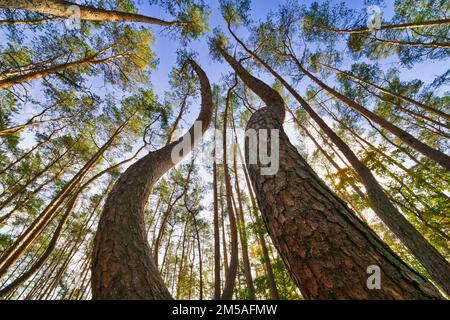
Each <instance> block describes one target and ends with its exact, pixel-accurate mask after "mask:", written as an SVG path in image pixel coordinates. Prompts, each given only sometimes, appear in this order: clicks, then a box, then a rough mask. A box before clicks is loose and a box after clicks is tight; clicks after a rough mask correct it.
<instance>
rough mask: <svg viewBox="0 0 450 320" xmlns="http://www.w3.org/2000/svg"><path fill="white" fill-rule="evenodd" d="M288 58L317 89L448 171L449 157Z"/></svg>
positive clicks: (449, 168) (295, 60)
mask: <svg viewBox="0 0 450 320" xmlns="http://www.w3.org/2000/svg"><path fill="white" fill-rule="evenodd" d="M290 57H291V58H292V59H293V60H294V62H295V64H296V65H297V67H298V68H299V70H300V71H301V72H303V73H304V74H305V75H306V76H308V78H310V79H311V80H312V81H314V82H315V83H316V84H317V85H318V86H319V87H321V88H322V89H324V90H326V91H327V92H328V93H329V94H331V95H332V96H333V97H335V98H337V99H339V100H341V101H342V102H344V103H345V104H347V105H348V106H349V107H350V108H352V109H353V110H355V111H356V112H358V113H359V114H361V115H362V116H364V117H367V118H368V119H370V120H372V121H373V122H375V123H376V124H378V125H380V126H381V127H382V128H384V129H386V130H387V131H389V132H391V133H392V134H393V135H395V136H396V137H398V138H399V139H400V140H401V141H403V142H404V143H405V144H406V145H408V146H410V147H411V148H413V149H415V150H417V151H418V152H420V153H422V154H423V155H425V156H427V157H428V158H430V159H432V160H434V161H435V162H437V163H439V164H440V165H441V166H443V167H444V168H446V169H447V170H450V157H449V156H447V155H446V154H444V153H442V152H440V151H439V150H436V149H433V148H431V147H429V146H428V145H426V144H425V143H423V142H421V141H419V140H418V139H416V138H415V137H413V136H412V135H410V134H409V133H408V132H406V131H405V130H403V129H400V128H399V127H397V126H395V125H393V124H392V123H390V122H389V121H387V120H385V119H384V118H382V117H380V116H379V115H377V114H375V113H373V112H372V111H370V110H368V109H366V108H364V107H363V106H361V105H360V104H358V103H356V102H355V101H353V100H351V99H349V98H347V97H346V96H344V95H343V94H341V93H339V92H337V91H336V90H334V89H333V88H331V87H329V86H327V85H326V84H325V83H323V82H322V81H321V80H320V79H318V78H317V77H315V76H314V75H313V74H311V73H310V72H309V71H308V70H306V68H304V67H303V65H302V64H301V63H300V62H299V61H298V60H297V58H295V57H294V56H292V55H290Z"/></svg>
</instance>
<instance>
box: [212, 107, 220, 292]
mask: <svg viewBox="0 0 450 320" xmlns="http://www.w3.org/2000/svg"><path fill="white" fill-rule="evenodd" d="M217 100H218V99H217ZM217 100H216V106H215V107H216V108H215V116H214V130H217V109H218V108H219V103H218V101H217ZM215 155H216V138H215V136H214V149H213V163H212V166H213V197H214V199H213V200H214V300H219V299H220V292H221V290H220V289H221V288H220V284H221V282H220V230H219V199H218V191H217V188H218V183H217V164H216V159H215Z"/></svg>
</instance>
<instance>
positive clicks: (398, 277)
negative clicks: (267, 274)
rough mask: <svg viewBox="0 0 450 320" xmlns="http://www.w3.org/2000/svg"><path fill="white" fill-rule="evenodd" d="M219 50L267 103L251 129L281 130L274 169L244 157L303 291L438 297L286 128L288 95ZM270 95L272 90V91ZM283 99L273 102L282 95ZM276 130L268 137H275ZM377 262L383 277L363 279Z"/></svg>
mask: <svg viewBox="0 0 450 320" xmlns="http://www.w3.org/2000/svg"><path fill="white" fill-rule="evenodd" d="M216 48H217V49H218V51H219V52H220V53H221V54H222V56H223V57H224V58H225V60H226V61H227V62H228V63H229V64H230V65H231V66H232V67H233V69H234V70H235V72H236V73H237V74H238V75H239V77H240V78H241V79H242V81H243V82H244V83H245V84H246V85H247V86H248V87H249V88H250V89H251V90H253V91H254V92H255V93H256V94H257V95H258V96H259V97H260V98H261V99H262V100H263V101H264V103H265V104H266V106H267V107H265V108H262V109H259V110H258V111H256V112H255V113H254V114H253V115H252V117H251V118H250V120H249V123H248V125H247V129H254V130H256V134H257V137H259V134H260V130H271V129H275V130H278V132H279V139H280V141H279V163H280V164H281V166H280V168H279V170H278V172H277V173H276V174H275V175H261V173H260V169H261V168H262V165H261V163H259V162H258V163H257V164H249V163H248V161H249V159H248V151H249V145H248V143H246V155H247V159H246V161H247V164H248V168H249V173H250V178H251V180H252V184H253V187H254V189H255V190H258V193H257V194H256V196H257V199H258V203H259V207H260V209H261V211H262V214H263V217H264V220H265V223H266V226H267V229H268V230H269V234H270V235H271V237H272V239H273V241H274V243H275V246H276V247H277V249H278V251H279V252H280V254H281V256H282V257H283V260H284V261H285V264H286V266H287V268H288V270H289V271H290V273H291V276H292V277H293V279H294V281H295V282H296V284H297V285H298V287H299V288H300V290H301V292H302V295H303V296H304V297H305V298H306V299H437V298H440V295H439V293H438V292H437V290H436V289H435V288H434V287H433V286H432V285H431V284H430V283H429V282H428V281H427V280H426V279H424V278H423V277H422V276H420V275H419V274H417V273H416V272H415V271H414V270H412V269H411V268H410V267H408V266H407V265H406V264H405V263H403V261H402V260H400V259H399V258H398V257H397V256H396V255H395V254H394V253H393V252H392V251H391V250H390V249H389V248H388V247H387V246H386V245H385V244H384V243H383V242H382V241H381V240H380V239H379V238H378V236H377V235H376V234H374V233H373V232H372V231H371V230H370V229H369V228H368V227H367V226H366V225H364V224H363V223H362V222H361V221H359V219H358V218H357V217H356V216H355V214H354V213H353V212H352V211H351V210H350V209H349V208H348V207H347V206H346V205H345V203H344V202H342V201H341V200H340V199H339V198H338V197H337V196H336V195H335V194H334V193H333V192H332V191H331V190H329V189H328V187H327V186H326V185H325V184H324V183H323V182H322V181H321V180H320V178H319V177H318V176H317V175H316V174H315V173H314V171H313V170H312V169H311V168H310V167H309V165H308V164H307V163H306V162H305V160H304V159H303V158H302V157H301V156H300V154H299V153H298V152H297V150H296V149H295V147H294V146H293V145H292V144H291V143H290V141H289V139H288V137H287V135H286V134H285V133H284V130H283V125H282V124H283V119H284V115H280V112H281V111H282V112H283V113H284V102H283V100H282V98H281V96H279V94H278V93H277V92H276V91H275V90H274V89H272V88H271V87H269V86H268V85H266V84H264V83H263V82H262V81H260V80H259V79H257V78H254V77H253V76H252V75H250V74H249V73H248V72H247V71H246V70H245V69H244V68H243V67H242V66H241V65H240V64H239V63H238V62H237V61H236V60H234V59H233V58H232V57H231V56H230V55H229V54H228V53H227V52H226V51H225V50H224V49H223V48H222V47H221V46H220V44H217V45H216ZM269 96H273V97H272V98H270V99H267V98H268V97H269ZM277 101H278V103H279V104H278V105H273V104H272V103H273V102H277ZM271 140H272V136H270V137H269V138H268V142H267V143H268V144H270V143H271V142H272V143H275V142H274V141H271ZM374 265H375V266H378V268H380V270H381V279H382V285H381V287H380V289H378V290H371V289H369V288H368V286H367V285H366V281H368V274H367V272H368V268H369V267H370V266H374Z"/></svg>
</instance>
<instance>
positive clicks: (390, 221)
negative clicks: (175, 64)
mask: <svg viewBox="0 0 450 320" xmlns="http://www.w3.org/2000/svg"><path fill="white" fill-rule="evenodd" d="M229 30H230V32H231V28H229ZM232 34H233V37H234V38H235V39H236V40H237V41H239V43H240V44H241V46H242V47H243V48H244V49H245V50H246V51H247V52H248V53H250V54H251V55H252V56H253V57H254V58H255V59H256V60H257V61H259V62H260V63H261V64H262V65H263V66H264V67H265V68H266V69H267V70H268V71H269V72H270V73H271V74H272V75H273V76H274V77H276V78H277V79H278V80H279V81H280V82H281V83H282V84H283V86H284V87H285V88H286V89H287V90H288V91H289V92H290V93H291V94H292V95H293V96H294V97H295V99H296V100H297V101H298V102H299V103H300V105H301V106H302V107H303V108H304V109H305V111H306V112H307V113H308V114H309V115H310V117H311V118H312V119H313V120H314V121H315V122H316V123H317V124H318V125H319V127H320V128H321V129H322V130H323V131H324V132H325V134H326V135H327V136H328V137H329V138H330V140H331V141H332V142H333V143H334V144H335V145H336V146H337V147H338V148H339V150H340V151H341V152H342V153H343V154H344V156H345V157H346V158H347V159H348V161H349V162H350V164H351V165H352V166H353V168H354V169H355V171H356V172H357V173H358V174H359V176H360V177H361V179H362V181H363V183H364V186H365V187H366V190H367V195H368V197H369V199H370V202H371V205H372V208H373V210H374V211H375V213H376V214H377V215H378V217H380V219H381V220H383V222H384V223H385V224H386V225H387V226H388V227H389V228H390V229H391V231H392V232H393V233H394V234H395V235H396V236H397V237H398V238H399V239H400V240H401V241H402V242H403V243H404V244H405V245H406V247H407V248H408V249H409V250H410V251H411V253H412V254H413V255H414V256H415V257H416V258H417V260H419V261H420V263H421V264H422V265H423V266H424V267H425V268H426V269H427V271H428V272H429V273H430V275H431V276H432V277H433V278H434V280H435V281H436V282H438V284H439V285H440V286H441V287H442V288H443V289H444V290H445V292H447V293H449V294H450V264H449V263H448V262H447V261H446V260H445V259H444V258H443V257H442V256H441V255H440V254H439V252H438V251H437V250H436V249H435V248H434V247H433V246H432V245H431V244H430V243H428V242H427V241H426V239H425V238H424V237H423V236H422V234H420V233H419V232H418V231H417V230H416V229H415V228H414V227H413V226H412V225H411V224H410V223H409V221H408V220H406V218H405V217H404V216H403V215H402V214H401V213H400V212H399V211H398V210H397V208H395V207H394V206H393V205H392V203H391V202H390V200H389V198H388V196H387V195H386V194H385V192H384V190H383V188H382V187H381V186H380V184H379V183H378V181H377V180H376V179H375V177H374V176H373V174H372V172H371V171H370V170H369V169H368V168H367V167H366V166H365V165H364V164H363V163H362V162H361V161H359V159H358V158H357V157H356V155H355V154H354V153H353V151H352V150H351V149H350V148H349V146H348V145H347V144H346V143H345V142H344V141H343V140H342V139H341V138H340V137H339V136H338V135H337V134H336V133H335V132H334V131H333V130H332V129H331V128H330V127H329V126H328V125H327V124H326V123H325V121H323V119H322V118H320V116H319V115H318V114H317V113H316V112H315V111H314V110H313V109H312V108H311V106H310V105H309V104H308V103H307V102H306V101H305V100H304V99H303V98H302V97H301V96H300V95H299V94H298V93H297V92H296V91H295V90H294V89H293V88H292V87H291V86H290V85H289V84H288V83H287V82H286V81H285V80H284V79H283V78H282V77H281V76H280V75H279V74H278V73H276V72H275V71H274V70H273V69H272V68H271V67H270V66H269V65H268V64H267V63H265V62H264V61H263V60H261V59H260V58H259V57H258V56H257V55H256V54H255V53H254V52H252V51H251V50H249V49H248V48H247V47H246V46H245V44H244V43H243V42H242V41H240V40H239V38H237V37H236V36H235V35H234V33H232ZM225 54H226V52H225ZM233 60H234V59H233ZM233 60H230V61H233ZM227 61H228V60H227ZM235 66H237V67H240V68H241V69H242V70H243V71H245V70H244V69H243V68H242V67H241V66H240V65H239V64H236V63H235ZM250 79H251V80H252V78H250ZM257 89H258V90H254V91H258V92H259V91H260V88H259V87H258V88H257ZM269 89H271V88H270V87H268V88H267V90H268V91H269ZM265 95H267V93H265ZM264 97H265V96H264ZM280 99H281V97H280ZM263 100H264V99H263ZM281 100H282V99H281ZM281 103H282V104H283V103H284V102H281ZM282 104H281V105H282ZM267 105H272V104H271V103H270V101H268V102H267ZM281 105H280V107H278V108H281ZM283 112H284V111H283Z"/></svg>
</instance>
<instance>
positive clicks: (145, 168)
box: [91, 60, 213, 299]
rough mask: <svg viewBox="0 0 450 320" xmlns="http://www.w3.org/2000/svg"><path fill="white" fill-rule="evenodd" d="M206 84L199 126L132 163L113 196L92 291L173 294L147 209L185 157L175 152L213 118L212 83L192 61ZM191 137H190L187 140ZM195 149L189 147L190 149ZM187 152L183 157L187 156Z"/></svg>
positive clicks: (102, 224)
mask: <svg viewBox="0 0 450 320" xmlns="http://www.w3.org/2000/svg"><path fill="white" fill-rule="evenodd" d="M187 62H188V63H189V64H190V65H191V66H192V67H193V69H194V71H195V72H196V74H197V76H198V78H199V80H200V84H201V97H202V107H201V111H200V114H199V116H198V118H197V121H201V125H202V128H201V134H200V135H198V134H194V126H192V127H191V128H190V130H189V132H188V133H186V134H185V135H184V136H183V137H182V138H180V139H178V140H177V141H174V142H172V143H171V144H169V145H167V146H165V147H163V148H161V149H159V150H157V151H154V152H151V153H149V154H148V155H147V156H145V157H143V158H142V159H140V160H139V161H137V162H136V163H134V164H133V165H132V166H130V167H129V168H128V169H127V170H126V171H125V172H124V173H123V174H122V175H121V177H120V178H119V180H118V181H117V182H116V183H115V185H114V187H113V189H112V190H111V193H110V194H109V195H108V198H107V200H106V203H105V206H104V208H103V212H102V214H101V217H100V221H99V226H98V229H97V233H96V236H95V240H94V250H93V258H92V265H91V270H92V281H91V285H92V294H93V298H94V299H172V297H171V295H170V293H169V291H168V290H167V288H166V286H165V284H164V281H163V279H162V278H161V276H160V274H159V272H158V269H157V268H156V265H155V263H154V261H153V257H152V253H151V250H150V246H149V244H148V241H147V236H146V231H145V225H144V209H145V206H146V204H147V201H148V198H149V196H150V193H151V190H152V187H153V186H154V184H155V183H156V182H157V181H158V180H159V178H160V177H161V176H162V175H163V174H164V173H166V172H167V171H168V170H169V169H170V168H172V167H173V166H174V165H175V164H176V163H177V162H179V161H180V160H181V159H173V157H172V151H174V150H176V149H178V148H179V147H180V146H181V145H182V144H183V141H189V142H190V143H188V145H187V147H189V146H190V147H191V148H192V147H195V145H196V144H197V143H198V142H199V140H200V138H201V136H202V135H203V133H204V132H205V131H206V130H207V128H208V126H209V123H210V121H211V114H212V109H213V105H212V98H211V87H210V84H209V80H208V78H207V76H206V74H205V72H204V71H203V70H202V69H201V68H200V66H198V65H197V63H195V62H194V61H192V60H187ZM187 139H189V140H187ZM188 149H189V148H188ZM187 154H188V152H184V151H183V154H182V156H186V155H187Z"/></svg>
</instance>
